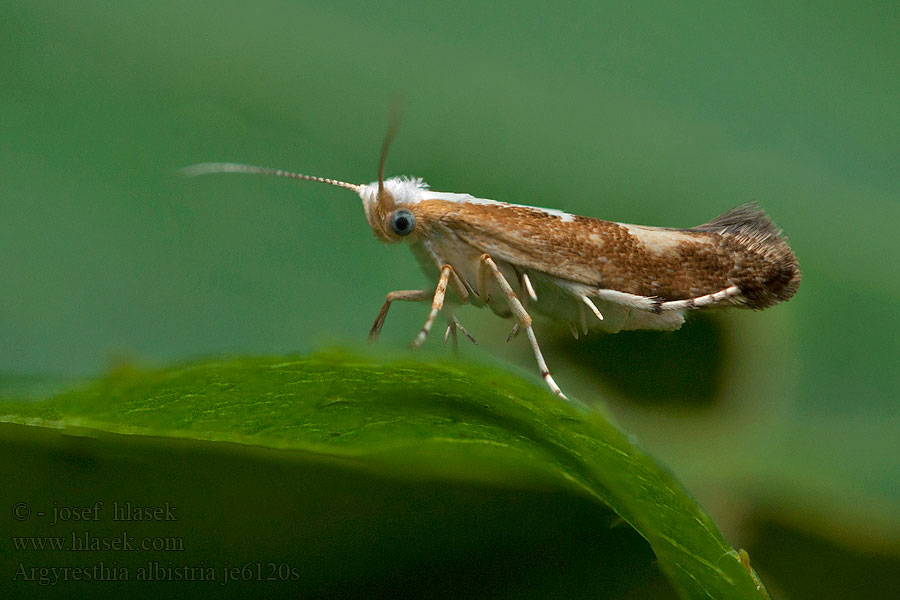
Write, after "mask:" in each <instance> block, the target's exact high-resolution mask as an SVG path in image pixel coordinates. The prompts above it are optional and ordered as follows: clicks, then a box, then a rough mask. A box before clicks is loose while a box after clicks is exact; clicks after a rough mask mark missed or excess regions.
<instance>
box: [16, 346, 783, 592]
mask: <svg viewBox="0 0 900 600" xmlns="http://www.w3.org/2000/svg"><path fill="white" fill-rule="evenodd" d="M0 415H4V416H2V417H0V421H2V422H5V423H7V424H6V425H3V426H0V439H2V440H3V448H4V451H3V452H4V455H5V457H4V460H3V461H2V465H3V466H2V470H0V476H2V478H3V480H4V481H7V482H11V484H12V485H10V486H7V487H6V491H4V492H3V494H4V501H5V502H6V504H5V505H7V506H12V505H16V504H17V503H19V502H24V503H27V504H28V505H29V507H30V510H32V511H34V512H32V514H31V516H30V517H29V518H28V519H25V520H22V521H18V520H15V519H14V520H13V522H12V523H13V527H12V529H13V532H12V535H14V536H35V535H59V534H60V533H61V532H62V533H63V534H64V535H65V536H66V539H68V536H69V535H70V534H73V533H74V535H75V536H76V537H78V536H81V535H82V534H83V532H85V531H87V532H88V533H89V534H90V535H92V536H97V535H101V534H103V535H109V536H110V537H114V536H116V535H118V534H120V533H121V535H126V534H127V535H128V536H136V537H140V536H142V535H152V536H164V537H168V538H178V539H181V541H182V543H183V546H184V549H183V550H181V551H169V550H159V551H156V552H150V551H142V552H136V553H134V555H133V556H132V555H128V554H103V553H102V552H101V553H99V554H98V553H94V554H90V555H87V554H85V553H82V554H79V555H78V556H77V558H78V559H84V564H86V565H95V564H96V563H97V561H98V560H102V559H104V558H103V557H106V558H105V560H104V562H105V563H106V564H105V566H106V567H109V565H110V564H111V563H112V561H114V560H115V561H117V563H116V564H117V567H119V568H121V569H124V571H125V574H127V575H128V576H129V577H128V578H129V580H130V581H131V583H130V585H132V586H139V584H140V583H141V582H137V581H134V580H135V579H136V577H137V576H138V569H139V568H140V566H141V565H149V564H151V563H153V562H154V561H155V563H156V564H157V566H159V565H162V567H164V568H165V567H168V568H169V569H170V570H169V571H165V570H163V571H159V572H158V573H157V575H160V573H161V575H160V578H163V579H166V577H165V575H166V574H167V573H168V574H169V575H170V576H169V579H174V578H176V573H177V571H176V570H177V569H179V568H183V567H188V566H193V567H196V568H197V569H199V570H198V571H196V572H195V571H191V572H190V573H192V574H193V575H196V574H197V573H200V574H203V573H206V575H208V576H211V577H213V578H214V579H215V582H210V581H207V582H197V583H195V584H193V585H194V586H195V587H194V588H191V589H196V590H197V593H198V594H203V593H208V592H209V590H210V589H211V588H210V587H205V588H204V587H203V586H212V585H220V584H222V583H223V582H224V578H225V571H226V570H227V568H228V567H229V566H238V567H240V569H243V571H241V570H240V569H239V570H238V571H237V575H236V578H237V579H243V580H242V581H234V579H235V577H232V581H231V582H230V583H229V585H231V586H232V587H231V588H230V589H245V591H246V589H249V590H254V591H258V588H256V587H252V586H254V585H268V586H272V585H285V586H293V587H289V589H291V590H294V591H296V592H297V593H300V594H301V595H304V594H305V595H316V594H323V593H341V594H347V593H355V594H359V595H365V594H366V593H368V592H372V591H373V590H375V591H378V590H380V591H381V592H382V593H386V592H388V591H391V592H392V593H393V592H396V591H397V590H401V589H402V590H404V592H409V591H410V590H411V589H417V588H416V586H420V587H419V588H418V589H419V590H420V592H417V593H416V595H423V594H424V595H428V593H429V592H428V591H427V590H431V591H434V589H435V586H441V589H442V590H445V591H444V592H442V594H443V593H446V590H448V589H449V590H451V591H452V592H453V593H455V594H458V595H465V596H470V597H471V596H478V595H484V596H491V597H497V596H508V597H526V596H534V597H541V596H544V597H545V596H546V594H547V593H549V592H554V593H564V595H566V596H568V597H622V596H623V595H627V594H630V595H629V596H628V597H635V593H636V592H635V591H634V590H642V592H641V593H643V594H645V596H642V597H661V596H665V595H666V594H667V592H666V591H665V590H666V587H667V586H666V583H665V582H664V581H663V580H661V579H660V578H659V576H658V574H657V571H656V569H655V567H654V565H653V563H652V556H651V555H649V553H647V552H646V545H645V543H644V542H642V541H641V540H640V539H638V538H637V536H635V535H634V532H637V534H639V535H640V536H641V537H642V538H643V539H644V540H646V542H649V547H650V548H651V549H652V552H653V554H655V557H656V561H658V568H659V570H660V571H661V572H662V574H664V576H665V578H666V579H667V580H668V584H669V585H670V586H671V588H672V589H674V590H675V591H676V593H677V594H678V596H680V597H682V598H766V597H768V596H767V594H766V592H765V588H764V587H762V585H761V583H760V582H759V580H758V578H757V577H756V576H755V574H753V573H751V572H749V571H748V570H747V569H746V568H745V567H744V566H743V565H742V563H741V561H740V560H739V556H738V553H737V552H736V551H735V550H734V549H732V548H731V547H730V546H729V545H728V544H727V543H726V542H725V541H724V539H723V538H722V536H721V534H720V533H719V531H718V530H717V528H716V527H715V525H714V524H713V523H712V522H711V521H710V519H709V517H708V516H707V515H706V513H705V512H703V510H702V509H701V508H700V507H698V506H697V505H696V503H695V502H694V501H693V500H692V499H691V498H690V496H688V494H687V493H686V492H685V491H684V490H683V489H682V487H681V486H680V485H679V484H678V483H677V482H676V481H675V480H674V479H673V478H672V477H671V475H670V474H669V473H667V472H666V471H665V470H663V469H661V468H660V467H659V466H658V465H656V464H655V463H654V462H653V461H652V460H651V459H650V458H648V457H647V456H646V455H645V454H643V453H642V452H641V451H640V450H639V449H637V448H635V447H634V446H633V445H632V444H631V443H629V442H628V440H627V439H626V437H625V436H623V435H622V434H621V433H620V432H619V431H618V430H616V429H615V428H614V427H613V426H612V425H610V424H609V422H607V421H606V420H605V419H603V418H602V417H601V416H600V415H599V414H597V413H596V412H591V411H588V410H586V409H582V408H579V407H576V406H574V405H571V404H568V403H565V402H562V401H560V400H559V399H557V398H555V397H553V396H551V395H550V394H549V393H547V392H546V391H545V390H543V389H541V388H537V387H535V386H533V385H531V384H528V383H525V382H522V381H521V380H519V379H517V378H515V377H514V376H512V375H509V374H505V373H501V372H497V371H495V370H489V369H485V368H480V367H473V366H471V365H460V364H458V363H457V364H452V365H451V364H444V363H424V362H417V361H410V360H405V361H397V362H388V361H380V362H379V361H372V360H370V359H364V358H359V357H355V356H348V355H345V354H340V353H329V354H318V355H314V356H311V357H288V358H284V357H282V358H235V359H229V360H220V361H213V362H202V363H195V364H189V365H186V366H182V367H180V368H171V369H165V370H160V371H149V372H143V371H134V370H120V371H118V372H115V373H113V374H111V375H110V376H108V377H106V378H104V379H101V380H98V381H96V382H95V383H93V384H91V385H89V386H87V387H84V388H82V389H78V390H75V391H70V392H66V393H63V394H61V395H58V396H56V397H55V398H53V399H50V400H46V401H37V402H34V401H31V402H10V401H4V402H2V403H0ZM48 428H52V429H48ZM175 438H184V439H175ZM128 501H131V502H132V504H133V505H135V506H152V507H163V506H166V503H167V502H168V503H169V504H168V507H167V508H171V509H173V511H174V514H175V515H177V517H178V520H177V521H174V522H165V521H162V522H160V521H144V522H127V521H126V522H122V521H114V520H113V517H114V516H115V514H114V508H118V509H122V507H124V506H125V503H126V502H128ZM97 502H102V503H103V504H102V506H101V507H100V508H94V507H96V503H97ZM114 502H117V503H118V504H117V505H116V506H115V507H114V505H113V503H114ZM71 507H75V508H78V509H79V510H81V513H79V514H81V516H82V517H83V516H84V514H83V513H84V511H83V509H84V508H92V510H93V512H91V511H88V513H87V514H88V516H89V517H90V518H87V519H84V518H81V519H78V520H77V521H76V520H66V521H64V522H58V523H56V524H53V525H51V524H50V522H49V519H51V517H52V514H53V512H52V511H53V508H57V509H60V508H62V509H63V513H65V510H64V509H66V508H71ZM173 507H174V508H173ZM610 509H611V511H612V512H610ZM38 510H43V511H44V512H45V513H46V514H47V516H46V517H45V518H40V517H36V516H34V515H35V514H36V511H38ZM74 512H75V513H78V512H79V511H74ZM613 513H614V514H613ZM65 514H68V513H65ZM616 515H617V516H616ZM622 523H627V524H628V525H630V527H631V528H628V527H623V526H617V525H619V524H622ZM123 528H124V532H123ZM632 528H633V531H632ZM79 539H80V538H79ZM148 552H149V554H148ZM3 554H4V556H3V558H2V560H4V561H10V560H12V561H13V562H12V563H10V564H8V565H7V564H6V563H4V565H3V568H4V577H5V578H6V580H7V581H9V577H6V575H7V574H10V573H12V574H15V573H17V572H18V573H19V575H22V573H30V572H29V571H27V567H29V566H31V565H38V564H39V563H49V564H53V563H54V561H53V560H48V559H50V558H53V559H56V560H55V562H56V563H59V562H60V561H59V560H58V559H59V557H60V556H61V555H60V554H59V553H57V554H55V555H53V556H51V555H50V554H47V553H35V552H31V553H30V554H29V553H27V552H19V551H16V552H13V553H12V554H10V553H8V552H7V553H3ZM68 558H69V559H71V555H69V556H68ZM226 563H227V564H226ZM65 564H69V563H68V562H67V563H65ZM247 564H251V565H252V566H251V567H250V568H249V569H248V568H247V567H246V565H247ZM23 566H24V567H26V570H25V571H22V572H19V571H18V570H19V569H20V568H22V567H23ZM153 568H154V567H151V566H148V567H147V568H146V570H145V571H144V573H145V574H146V573H147V570H150V571H152V570H153ZM205 568H209V569H210V571H204V570H203V569H205ZM10 569H12V571H10ZM279 569H281V571H279ZM157 571H158V569H157ZM268 571H272V573H269V572H268ZM187 572H188V571H186V570H183V571H181V572H180V573H181V577H184V576H185V573H187ZM655 574H656V575H655ZM267 575H274V578H275V579H276V581H275V582H271V581H259V580H260V579H266V577H264V576H267ZM10 576H12V575H10ZM282 576H284V577H282ZM284 578H287V580H288V581H281V579H284ZM373 582H380V583H377V584H375V583H373ZM181 583H182V585H183V584H184V582H183V581H182V582H181ZM10 585H14V586H20V587H17V588H15V589H22V588H21V586H26V585H32V586H37V584H36V583H35V582H30V581H22V577H19V579H18V580H17V581H15V582H13V583H11V584H10ZM67 585H76V584H75V583H72V582H70V583H68V584H67ZM172 585H175V584H174V583H173V584H172ZM373 585H375V586H376V587H374V588H373V587H372V586H373ZM241 586H243V587H241ZM378 586H381V587H378ZM446 586H450V587H446ZM90 589H91V590H92V591H102V590H101V588H93V587H92V588H90ZM147 589H148V588H146V587H134V589H133V591H136V592H137V593H140V592H142V591H143V592H146V591H147ZM178 589H179V590H180V591H181V592H182V593H183V592H184V589H185V588H184V587H179V588H178ZM668 594H671V591H669V592H668Z"/></svg>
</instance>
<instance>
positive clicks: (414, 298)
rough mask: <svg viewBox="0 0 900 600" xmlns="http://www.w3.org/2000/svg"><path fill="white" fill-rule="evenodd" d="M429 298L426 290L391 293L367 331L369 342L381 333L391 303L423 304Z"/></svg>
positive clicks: (429, 293)
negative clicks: (402, 301)
mask: <svg viewBox="0 0 900 600" xmlns="http://www.w3.org/2000/svg"><path fill="white" fill-rule="evenodd" d="M429 298H431V292H429V291H428V290H399V291H396V292H391V293H389V294H388V295H387V299H386V300H385V301H384V304H383V305H382V307H381V310H380V311H379V312H378V317H377V318H376V319H375V324H374V325H372V329H370V330H369V341H370V342H374V341H375V340H376V339H378V334H379V333H381V328H382V326H383V325H384V320H385V319H386V318H387V314H388V310H390V308H391V302H396V301H397V300H405V301H407V302H423V301H425V300H428V299H429Z"/></svg>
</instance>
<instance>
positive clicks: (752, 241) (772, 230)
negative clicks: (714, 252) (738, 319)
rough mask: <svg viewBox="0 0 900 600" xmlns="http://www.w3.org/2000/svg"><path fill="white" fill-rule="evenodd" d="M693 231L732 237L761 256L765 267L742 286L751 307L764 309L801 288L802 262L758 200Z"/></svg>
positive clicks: (749, 251)
mask: <svg viewBox="0 0 900 600" xmlns="http://www.w3.org/2000/svg"><path fill="white" fill-rule="evenodd" d="M691 231H702V232H708V233H718V234H721V235H728V236H733V237H732V239H734V240H735V241H737V242H738V244H739V245H740V246H741V247H742V248H743V249H744V250H745V251H747V252H748V253H751V254H753V255H756V256H758V257H759V258H760V259H762V261H761V262H762V264H761V265H760V267H762V268H760V269H759V270H756V271H755V272H754V273H753V274H752V276H750V277H748V278H747V279H745V280H744V281H743V282H742V285H741V293H742V295H743V296H744V298H745V299H746V301H747V306H748V307H749V308H757V309H761V308H766V307H768V306H772V305H773V304H778V303H779V302H784V301H785V300H788V299H789V298H790V297H791V296H793V295H794V294H795V293H796V291H797V289H798V288H799V287H800V265H799V264H798V262H797V258H796V257H795V256H794V252H793V251H792V250H791V247H790V246H789V245H788V243H787V240H786V239H785V238H784V236H783V235H782V232H781V229H779V228H778V226H777V225H775V224H774V223H773V222H772V221H771V219H769V217H768V216H767V215H766V213H765V211H763V209H761V208H760V207H759V205H758V204H757V203H756V202H748V203H747V204H742V205H740V206H737V207H735V208H732V209H731V210H729V211H728V212H725V213H723V214H721V215H719V216H718V217H716V218H715V219H713V220H712V221H709V222H708V223H704V224H703V225H698V226H697V227H692V228H691ZM748 275H749V274H748Z"/></svg>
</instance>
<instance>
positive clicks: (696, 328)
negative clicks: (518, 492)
mask: <svg viewBox="0 0 900 600" xmlns="http://www.w3.org/2000/svg"><path fill="white" fill-rule="evenodd" d="M0 23H2V32H3V33H2V35H0V82H2V83H0V86H2V91H0V153H2V154H0V156H2V159H0V169H2V172H0V284H2V295H0V370H3V371H5V372H6V373H7V374H8V375H7V376H6V377H5V378H4V379H5V381H6V382H8V383H7V384H6V385H7V389H6V391H4V393H6V394H12V393H13V392H12V391H10V390H11V389H12V388H13V387H17V389H18V390H22V389H26V388H27V387H28V386H29V385H30V383H29V382H30V381H32V380H39V381H47V378H48V377H83V376H89V375H92V374H97V373H101V372H103V371H105V370H106V369H108V368H109V366H110V365H111V364H116V363H119V362H122V361H127V362H137V363H140V364H168V363H171V362H174V361H178V360H182V359H185V358H189V357H197V356H204V355H220V354H237V353H250V354H274V353H281V352H298V351H299V352H306V351H311V350H313V349H318V348H322V347H324V346H329V345H336V344H339V345H348V346H358V345H360V344H362V343H363V340H364V338H365V334H366V332H367V330H368V327H369V326H370V325H371V322H372V320H373V319H374V317H375V314H376V313H377V311H378V308H379V307H380V305H381V302H382V301H383V297H384V294H385V293H386V292H388V291H391V290H395V289H412V288H416V287H419V286H422V285H424V283H425V278H424V276H423V275H422V274H421V273H420V272H419V269H418V266H417V264H416V263H415V262H414V260H413V258H412V256H411V254H410V253H409V252H408V251H406V250H405V249H403V248H402V247H386V246H382V245H381V244H379V243H378V242H377V241H376V240H374V238H373V236H372V234H371V232H370V231H369V229H368V226H367V225H366V223H365V219H364V217H363V214H362V210H361V207H360V205H359V201H358V199H357V198H356V197H355V196H353V195H352V194H349V193H348V192H345V191H343V190H336V189H332V188H328V187H325V186H314V185H308V186H303V185H300V184H296V183H294V182H287V181H283V180H276V179H266V178H253V177H243V178H241V177H236V176H218V177H207V178H200V179H194V180H185V179H183V178H181V177H179V176H178V173H177V170H178V169H179V168H180V167H183V166H185V165H188V164H192V163H195V162H201V161H208V160H227V161H239V162H248V163H253V164H261V165H267V166H273V167H282V168H287V169H294V170H299V171H302V172H305V173H311V174H316V175H323V176H328V177H336V178H340V179H344V180H347V181H351V182H367V181H371V180H372V179H374V177H375V171H376V168H377V161H378V151H379V147H380V144H381V138H382V135H383V133H384V130H385V126H386V121H387V107H388V105H389V103H390V100H391V98H392V97H393V96H395V95H396V94H400V95H401V96H402V97H403V98H404V100H405V107H406V109H405V116H404V123H403V126H402V129H401V131H400V133H399V135H398V138H397V140H396V143H395V146H394V149H393V152H392V155H391V156H390V158H389V161H388V169H387V170H388V172H389V173H391V174H399V173H406V174H414V175H419V176H423V177H425V178H426V180H427V181H428V182H429V183H430V184H431V185H432V187H433V188H435V189H437V190H441V191H457V192H469V193H472V194H475V195H478V196H481V197H486V198H494V199H498V200H506V201H511V202H517V203H523V204H532V205H538V206H547V207H554V208H561V209H564V210H567V211H571V212H575V213H579V214H584V215H590V216H597V217H601V218H605V219H610V220H616V221H625V222H632V223H641V224H652V225H668V226H691V225H696V224H698V223H701V222H704V221H707V220H709V219H710V218H712V217H713V216H715V215H717V214H718V213H720V212H723V211H724V210H726V209H728V208H730V207H731V206H734V205H736V204H739V203H742V202H746V201H749V200H757V201H758V202H759V203H760V204H761V205H762V206H764V207H765V208H766V209H767V211H768V212H769V214H770V215H771V216H772V217H773V219H774V220H775V221H776V222H777V223H778V224H779V225H780V226H782V227H783V228H784V229H785V230H786V232H787V233H788V235H789V237H790V240H791V244H792V246H793V247H794V249H795V251H796V253H797V256H798V258H799V260H800V265H801V268H802V270H803V282H802V284H801V286H800V291H799V293H798V294H797V296H796V298H795V299H793V300H791V301H790V302H789V303H788V304H785V305H783V306H779V307H776V308H773V309H771V310H768V311H766V312H763V313H749V312H744V311H731V312H727V313H723V314H716V315H714V316H712V317H703V316H699V317H698V318H694V319H692V320H690V321H689V322H688V324H687V325H686V326H685V327H684V328H683V329H682V330H681V331H680V332H678V333H674V334H660V333H650V332H638V333H624V334H620V335H616V336H607V337H603V336H599V335H592V336H589V337H588V338H587V339H582V340H579V341H574V340H571V338H570V337H568V332H567V331H565V330H564V328H563V329H559V328H557V327H555V326H552V325H545V326H543V327H540V326H539V327H540V328H539V330H538V335H539V339H542V340H543V344H544V345H545V353H546V354H547V356H548V361H549V362H550V366H551V369H553V370H554V374H555V375H556V378H557V380H558V381H559V382H560V384H561V385H562V387H563V388H564V389H565V390H567V391H569V392H570V393H573V394H574V395H575V396H577V397H579V398H581V399H583V400H585V401H586V402H603V403H604V404H605V405H606V407H607V408H608V409H609V411H610V412H611V413H612V414H613V415H614V416H615V417H616V418H617V420H618V421H619V422H620V424H621V425H622V426H623V428H624V429H625V430H626V431H629V432H632V433H633V434H634V437H635V439H636V441H637V442H638V443H639V444H641V445H642V446H643V447H645V448H647V449H648V450H649V451H651V452H652V453H653V454H654V455H655V456H656V457H658V458H659V459H660V460H661V461H662V462H664V463H665V464H667V465H668V466H669V467H670V468H671V469H672V470H673V471H674V473H675V474H676V475H677V476H678V477H679V478H680V479H681V480H682V481H683V482H684V483H685V484H686V485H687V487H688V489H689V490H691V492H692V493H693V494H694V495H695V496H696V497H697V498H698V499H699V500H700V502H701V503H702V504H703V505H704V506H705V507H706V508H707V509H708V510H709V511H710V513H711V514H712V516H713V518H714V519H715V520H716V522H717V523H718V524H719V525H720V527H721V528H722V529H723V531H724V532H725V534H726V537H727V538H728V539H729V541H730V542H731V543H732V544H733V545H734V546H735V547H745V548H748V549H749V550H750V554H751V558H752V559H753V561H754V565H755V566H757V568H758V569H759V571H760V573H761V575H762V576H763V580H764V581H766V583H767V585H768V586H769V589H770V591H772V592H773V593H774V594H775V595H776V597H780V596H781V593H783V595H784V596H785V597H796V598H803V597H811V598H812V597H817V598H823V597H847V595H848V594H849V595H857V594H859V593H861V592H862V591H869V592H872V593H875V592H876V591H877V592H879V593H881V592H884V591H885V590H888V589H889V586H893V588H891V589H896V590H897V591H898V593H900V575H897V572H900V560H898V557H900V464H898V456H900V441H898V440H900V404H898V401H897V392H898V390H900V368H898V367H900V365H898V363H900V310H898V302H900V277H898V276H897V273H896V268H895V267H896V265H897V264H898V258H900V245H898V243H897V236H896V233H892V231H894V229H895V228H896V227H897V224H898V223H900V203H898V190H900V170H898V169H897V159H898V157H900V102H898V98H900V61H898V55H900V42H898V34H897V32H898V31H900V16H898V11H897V8H896V6H895V5H892V4H890V3H862V4H853V5H850V4H847V5H845V6H843V7H838V6H837V5H836V4H835V5H832V4H827V5H823V4H821V3H813V2H808V3H800V2H794V3H788V4H785V3H766V4H764V3H754V4H753V5H752V6H737V5H735V6H725V5H720V4H708V3H702V2H685V3H678V4H662V3H660V4H656V3H654V4H652V5H643V6H641V7H636V6H626V5H625V4H607V3H591V2H583V3H554V4H553V5H552V6H551V5H545V4H542V3H527V4H524V3H492V4H485V3H480V2H457V3H453V4H452V5H451V4H419V5H415V7H413V6H411V5H408V4H405V3H369V2H332V3H328V5H327V6H326V5H325V4H324V3H302V2H276V1H274V0H263V1H261V2H257V3H254V4H252V5H250V4H247V3H239V2H233V1H230V0H229V1H225V2H193V3H183V2H169V1H162V2H155V3H147V4H137V3H115V2H80V3H58V2H37V1H33V0H31V1H28V2H16V1H9V0H2V1H0ZM459 316H460V319H461V321H462V322H463V324H465V325H466V326H467V327H468V328H469V330H470V331H472V332H473V334H475V336H476V337H477V338H478V339H479V341H480V342H481V344H482V346H481V347H479V348H466V347H464V348H463V354H464V356H465V357H466V358H469V359H471V360H477V361H483V362H489V363H493V364H500V365H508V364H510V363H512V364H516V365H518V366H516V367H513V368H515V369H518V370H520V372H521V373H522V374H523V376H524V377H528V378H531V379H536V374H535V371H534V367H533V365H532V358H531V357H530V353H529V351H528V348H527V345H526V344H525V342H524V341H523V340H521V339H519V340H516V341H514V342H513V343H511V344H506V343H505V341H504V340H505V336H506V333H507V331H508V327H509V325H510V324H509V323H508V322H502V321H500V320H498V319H496V318H495V317H493V315H490V314H488V313H487V312H485V311H480V312H479V311H476V310H474V309H468V310H467V309H463V310H461V311H460V314H459ZM423 318H424V310H423V309H422V307H416V306H410V305H407V306H402V305H398V306H397V307H396V308H395V309H394V310H393V311H392V313H391V316H390V319H389V320H388V323H387V325H386V327H385V332H384V336H383V338H382V341H381V344H383V345H384V347H385V348H390V349H397V348H402V347H403V345H404V344H405V343H406V342H407V341H408V340H409V339H411V337H412V335H413V334H414V332H415V331H417V329H418V327H419V326H420V325H421V321H422V319H423ZM428 346H429V348H428V349H427V350H426V351H428V352H442V350H441V349H440V348H439V340H437V339H434V340H431V343H430V344H429V345H428ZM507 368H509V367H507ZM866 586H868V587H866ZM860 597H862V596H860ZM886 597H887V596H886Z"/></svg>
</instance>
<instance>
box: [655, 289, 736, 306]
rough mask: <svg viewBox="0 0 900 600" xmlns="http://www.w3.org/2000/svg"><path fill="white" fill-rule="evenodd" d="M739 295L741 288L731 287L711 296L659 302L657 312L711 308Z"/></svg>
mask: <svg viewBox="0 0 900 600" xmlns="http://www.w3.org/2000/svg"><path fill="white" fill-rule="evenodd" d="M740 293H741V288H739V287H738V286H736V285H732V286H730V287H727V288H725V289H723V290H719V291H718V292H715V293H712V294H706V295H705V296H696V297H694V298H688V299H686V300H671V301H669V302H661V303H659V304H658V305H657V311H660V312H661V311H664V310H686V309H691V308H704V307H706V306H712V305H714V304H719V303H720V302H724V301H725V300H728V299H729V298H733V297H734V296H738V295H740Z"/></svg>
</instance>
